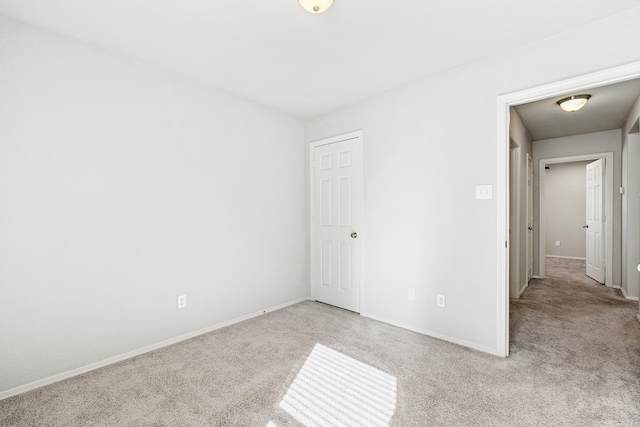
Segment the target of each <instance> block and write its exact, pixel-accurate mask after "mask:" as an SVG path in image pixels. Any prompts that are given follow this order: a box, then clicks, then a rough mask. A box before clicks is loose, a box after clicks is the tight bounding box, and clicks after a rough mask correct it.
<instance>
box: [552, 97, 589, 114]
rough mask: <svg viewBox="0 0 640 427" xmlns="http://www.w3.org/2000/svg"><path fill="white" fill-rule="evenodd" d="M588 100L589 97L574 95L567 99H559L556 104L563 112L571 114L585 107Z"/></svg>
mask: <svg viewBox="0 0 640 427" xmlns="http://www.w3.org/2000/svg"><path fill="white" fill-rule="evenodd" d="M589 98H591V95H574V96H570V97H568V98H563V99H561V100H560V101H558V102H557V104H558V105H559V106H560V108H562V109H563V110H564V111H567V112H569V113H573V112H575V111H578V110H579V109H581V108H582V107H584V106H585V105H587V101H588V100H589Z"/></svg>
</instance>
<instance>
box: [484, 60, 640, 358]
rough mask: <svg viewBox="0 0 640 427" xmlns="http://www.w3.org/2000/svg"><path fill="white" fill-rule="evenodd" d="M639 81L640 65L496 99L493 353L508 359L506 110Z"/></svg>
mask: <svg viewBox="0 0 640 427" xmlns="http://www.w3.org/2000/svg"><path fill="white" fill-rule="evenodd" d="M638 77H640V61H638V62H632V63H630V64H627V65H623V66H620V67H615V68H610V69H608V70H603V71H599V72H596V73H591V74H587V75H584V76H578V77H574V78H571V79H567V80H562V81H560V82H556V83H551V84H547V85H543V86H538V87H535V88H531V89H526V90H522V91H518V92H513V93H509V94H505V95H501V96H498V99H497V125H498V129H497V146H498V149H497V153H498V159H497V177H496V203H497V208H498V212H497V226H498V229H497V239H496V254H497V271H498V277H497V281H496V282H497V283H496V287H497V288H496V290H497V292H496V294H497V298H498V301H497V310H496V334H497V336H496V338H497V340H496V353H497V354H499V355H501V356H504V357H506V356H508V355H509V249H508V248H507V244H508V241H509V119H510V114H509V107H511V106H515V105H520V104H526V103H529V102H534V101H539V100H541V99H545V98H550V97H553V96H560V95H563V94H565V93H567V92H572V91H578V90H587V89H591V88H594V87H599V86H604V85H608V84H613V83H619V82H622V81H626V80H631V79H635V78H638Z"/></svg>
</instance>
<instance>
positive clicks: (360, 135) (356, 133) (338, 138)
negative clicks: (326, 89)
mask: <svg viewBox="0 0 640 427" xmlns="http://www.w3.org/2000/svg"><path fill="white" fill-rule="evenodd" d="M350 139H360V142H361V145H362V159H361V160H362V163H361V164H362V175H361V176H360V183H361V187H360V194H362V204H361V205H360V206H359V208H360V211H361V212H362V226H361V230H358V239H363V236H365V233H364V228H365V225H364V220H365V218H364V167H365V166H364V139H363V131H362V130H358V131H354V132H349V133H345V134H343V135H337V136H332V137H330V138H325V139H320V140H317V141H311V142H310V143H309V246H308V247H309V290H310V295H311V298H314V297H315V295H314V290H313V277H312V275H313V265H312V263H313V256H314V252H315V249H314V248H313V241H314V234H315V230H314V228H313V213H314V197H313V191H314V176H313V171H314V169H313V149H314V148H315V147H319V146H321V145H327V144H335V143H338V142H341V141H347V140H350ZM359 261H360V266H361V268H360V290H359V295H358V298H359V300H360V302H359V306H360V313H362V311H363V309H362V300H363V299H362V295H363V291H364V242H362V243H361V244H360V260H359Z"/></svg>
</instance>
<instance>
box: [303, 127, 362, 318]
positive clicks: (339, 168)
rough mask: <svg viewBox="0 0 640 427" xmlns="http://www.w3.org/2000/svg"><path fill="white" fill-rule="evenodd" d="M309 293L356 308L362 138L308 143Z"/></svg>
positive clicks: (323, 300) (358, 294) (322, 300)
mask: <svg viewBox="0 0 640 427" xmlns="http://www.w3.org/2000/svg"><path fill="white" fill-rule="evenodd" d="M311 156H312V161H311V166H312V172H311V190H312V194H311V293H312V297H313V298H314V299H315V300H317V301H321V302H325V303H327V304H331V305H335V306H337V307H342V308H345V309H347V310H351V311H355V312H360V282H361V278H360V275H361V268H362V267H361V262H362V261H361V258H362V257H361V246H362V245H361V241H362V240H361V239H362V237H361V233H362V138H361V137H360V136H359V135H358V136H353V135H350V136H349V137H345V139H343V140H341V139H340V138H337V139H335V140H328V141H327V142H326V143H323V142H322V141H320V142H317V143H314V144H312V148H311Z"/></svg>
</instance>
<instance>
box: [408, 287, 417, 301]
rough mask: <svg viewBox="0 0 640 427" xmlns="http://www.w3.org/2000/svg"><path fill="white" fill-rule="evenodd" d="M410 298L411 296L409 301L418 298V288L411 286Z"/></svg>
mask: <svg viewBox="0 0 640 427" xmlns="http://www.w3.org/2000/svg"><path fill="white" fill-rule="evenodd" d="M408 298H409V301H415V300H416V288H409V294H408Z"/></svg>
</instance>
